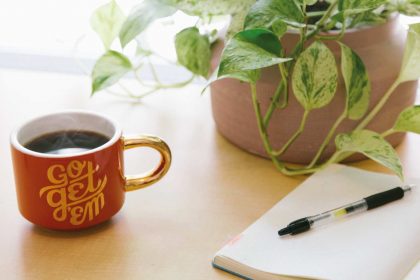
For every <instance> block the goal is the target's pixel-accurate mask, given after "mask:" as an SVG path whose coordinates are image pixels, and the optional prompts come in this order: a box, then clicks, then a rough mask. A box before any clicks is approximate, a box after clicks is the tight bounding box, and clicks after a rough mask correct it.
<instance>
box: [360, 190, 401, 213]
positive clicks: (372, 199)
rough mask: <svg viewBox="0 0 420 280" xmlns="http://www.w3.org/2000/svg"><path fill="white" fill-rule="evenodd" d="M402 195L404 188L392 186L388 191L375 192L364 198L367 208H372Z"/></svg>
mask: <svg viewBox="0 0 420 280" xmlns="http://www.w3.org/2000/svg"><path fill="white" fill-rule="evenodd" d="M403 197H404V189H403V188H401V187H397V188H393V189H390V190H388V191H384V192H381V193H377V194H374V195H371V196H368V197H365V198H364V200H365V201H366V204H367V207H368V208H367V210H371V209H374V208H376V207H379V206H382V205H384V204H387V203H389V202H392V201H395V200H398V199H401V198H403Z"/></svg>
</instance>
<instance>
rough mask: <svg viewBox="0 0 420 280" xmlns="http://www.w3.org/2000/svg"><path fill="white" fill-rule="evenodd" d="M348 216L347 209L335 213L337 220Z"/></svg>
mask: <svg viewBox="0 0 420 280" xmlns="http://www.w3.org/2000/svg"><path fill="white" fill-rule="evenodd" d="M346 214H347V211H346V209H345V208H342V209H340V210H337V211H335V212H334V216H335V217H336V218H339V217H341V216H345V215H346Z"/></svg>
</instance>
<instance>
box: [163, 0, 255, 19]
mask: <svg viewBox="0 0 420 280" xmlns="http://www.w3.org/2000/svg"><path fill="white" fill-rule="evenodd" d="M161 1H163V2H165V3H167V4H169V5H172V6H174V7H176V8H177V9H180V10H182V11H183V12H184V13H186V14H189V15H194V16H214V15H232V14H235V13H237V12H239V11H241V10H243V9H244V7H246V6H248V8H249V7H250V6H251V5H252V4H253V3H254V2H255V0H161Z"/></svg>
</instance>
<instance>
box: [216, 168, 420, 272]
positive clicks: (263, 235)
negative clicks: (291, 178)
mask: <svg viewBox="0 0 420 280" xmlns="http://www.w3.org/2000/svg"><path fill="white" fill-rule="evenodd" d="M406 183H413V184H417V185H418V186H419V187H418V188H416V189H414V190H413V191H412V193H409V194H407V195H406V196H405V197H404V198H403V199H401V200H398V201H395V202H392V203H389V204H387V205H385V206H382V207H379V208H376V209H373V210H370V211H367V212H365V213H361V214H357V215H354V216H351V217H348V218H346V219H343V220H340V221H335V222H333V223H330V224H327V225H324V226H321V227H317V228H314V229H312V230H310V231H308V232H305V233H302V234H298V235H295V236H286V237H279V236H278V234H277V231H278V230H279V229H280V228H282V227H284V226H286V225H287V224H288V223H290V222H291V221H293V220H296V219H298V218H302V217H305V216H309V215H314V214H317V213H321V212H324V211H327V210H331V209H333V208H336V207H339V206H342V205H345V204H347V203H351V202H354V201H356V200H359V199H361V198H363V197H366V196H369V195H372V194H375V193H378V192H381V191H384V190H387V189H390V188H392V187H395V186H398V185H401V182H400V181H399V179H398V178H397V177H396V176H392V175H385V174H379V173H373V172H368V171H363V170H360V169H356V168H352V167H347V166H344V165H332V166H330V167H329V168H327V169H325V170H323V171H321V172H318V173H316V174H315V175H312V176H311V177H309V178H308V179H307V180H306V181H305V182H304V183H302V184H301V185H300V186H299V187H297V188H296V189H295V190H294V191H293V192H291V193H290V194H289V195H288V196H287V197H285V198H284V199H283V200H281V201H280V202H279V203H278V204H276V205H275V206H274V207H273V208H272V209H271V210H269V211H268V212H267V213H266V214H265V215H263V217H261V218H260V219H259V220H258V221H256V222H255V223H254V224H253V225H251V226H250V227H249V228H248V229H247V230H246V231H244V232H243V233H242V234H241V235H240V239H239V240H238V241H236V242H234V243H231V244H230V245H227V246H225V247H224V248H222V250H220V251H219V252H218V254H217V255H222V256H225V257H228V258H231V259H233V260H235V261H237V262H240V263H243V264H245V265H247V266H250V267H253V268H255V269H258V270H261V271H265V272H269V273H274V274H280V275H289V276H301V277H308V278H320V279H343V280H344V279H351V280H353V279H359V280H362V279H369V280H372V279H381V280H386V279H390V280H394V279H402V278H404V276H405V275H406V274H407V273H408V272H409V271H410V269H411V268H413V266H414V265H415V263H416V262H417V260H419V258H420V180H419V179H409V180H407V182H406ZM279 187H281V186H279Z"/></svg>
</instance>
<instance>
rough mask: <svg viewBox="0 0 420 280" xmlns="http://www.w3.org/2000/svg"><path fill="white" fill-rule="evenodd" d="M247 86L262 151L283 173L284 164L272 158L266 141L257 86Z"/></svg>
mask: <svg viewBox="0 0 420 280" xmlns="http://www.w3.org/2000/svg"><path fill="white" fill-rule="evenodd" d="M249 85H250V86H251V97H252V98H251V99H252V105H253V107H254V112H255V116H256V118H257V125H258V131H259V133H260V137H261V139H262V140H263V145H264V149H265V151H266V152H267V154H268V155H269V156H270V158H271V160H272V161H273V163H274V165H275V167H276V168H277V169H278V170H279V171H281V172H283V171H284V170H285V167H284V164H283V163H282V162H280V161H279V160H278V159H277V158H276V157H275V156H273V151H272V148H271V145H270V141H269V139H268V135H267V130H266V128H265V126H264V123H263V118H262V115H261V108H260V103H259V102H258V97H257V86H256V84H253V83H250V84H249Z"/></svg>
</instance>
